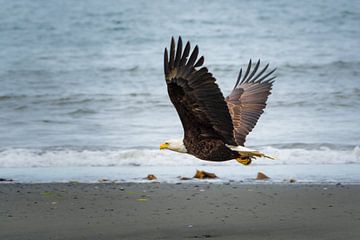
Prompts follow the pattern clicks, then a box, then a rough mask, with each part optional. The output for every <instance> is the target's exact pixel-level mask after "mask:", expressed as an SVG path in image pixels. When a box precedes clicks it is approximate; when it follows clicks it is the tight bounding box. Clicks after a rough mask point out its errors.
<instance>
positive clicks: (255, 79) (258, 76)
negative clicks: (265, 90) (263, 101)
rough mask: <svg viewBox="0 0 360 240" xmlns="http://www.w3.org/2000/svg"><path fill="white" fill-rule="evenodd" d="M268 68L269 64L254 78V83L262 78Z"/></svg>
mask: <svg viewBox="0 0 360 240" xmlns="http://www.w3.org/2000/svg"><path fill="white" fill-rule="evenodd" d="M268 67H269V64H266V66H265V67H264V68H263V69H262V70H261V71H260V72H259V73H258V74H257V75H256V76H255V77H254V78H253V81H254V82H255V81H256V79H258V77H260V76H261V75H262V74H263V73H264V72H265V71H266V69H267V68H268Z"/></svg>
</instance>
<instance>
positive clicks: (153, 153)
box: [0, 146, 360, 168]
mask: <svg viewBox="0 0 360 240" xmlns="http://www.w3.org/2000/svg"><path fill="white" fill-rule="evenodd" d="M260 150H261V151H263V152H265V153H267V154H270V155H272V156H276V157H277V158H278V159H277V160H268V159H258V160H255V161H254V164H256V165H269V164H270V165H272V164H275V165H298V164H312V165H314V164H315V165H320V164H356V163H357V164H359V163H360V147H359V146H356V147H354V148H351V149H331V148H329V147H319V148H317V149H310V150H309V149H301V148H291V149H289V148H285V149H281V148H275V147H263V148H261V149H260ZM233 164H237V163H236V162H235V161H229V162H221V163H214V162H208V161H200V160H198V159H196V158H194V157H192V156H190V155H187V154H179V153H174V152H170V151H160V150H151V149H142V150H139V149H131V150H74V149H62V150H34V149H5V150H2V151H1V152H0V167H2V168H7V167H21V168H29V167H88V166H90V167H91V166H96V167H106V166H218V165H220V166H224V165H225V166H226V165H233Z"/></svg>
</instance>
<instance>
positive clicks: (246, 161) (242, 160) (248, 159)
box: [236, 157, 252, 166]
mask: <svg viewBox="0 0 360 240" xmlns="http://www.w3.org/2000/svg"><path fill="white" fill-rule="evenodd" d="M251 159H252V157H241V158H236V161H237V162H238V163H241V164H243V165H245V166H247V165H250V163H251V161H252V160H251Z"/></svg>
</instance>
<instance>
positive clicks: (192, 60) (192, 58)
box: [186, 45, 199, 66]
mask: <svg viewBox="0 0 360 240" xmlns="http://www.w3.org/2000/svg"><path fill="white" fill-rule="evenodd" d="M198 54H199V47H198V46H197V45H196V46H195V48H194V50H193V52H192V53H191V56H190V59H189V61H188V63H187V64H186V65H187V66H192V65H193V64H194V63H195V61H196V59H197V57H198Z"/></svg>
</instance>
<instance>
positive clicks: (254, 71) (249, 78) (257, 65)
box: [245, 59, 260, 82]
mask: <svg viewBox="0 0 360 240" xmlns="http://www.w3.org/2000/svg"><path fill="white" fill-rule="evenodd" d="M259 65H260V59H259V60H258V61H257V63H256V65H255V67H254V70H253V71H252V72H251V73H250V75H249V76H248V78H247V79H246V80H245V82H249V81H251V78H252V77H253V76H254V75H255V73H256V71H257V70H258V68H259Z"/></svg>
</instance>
